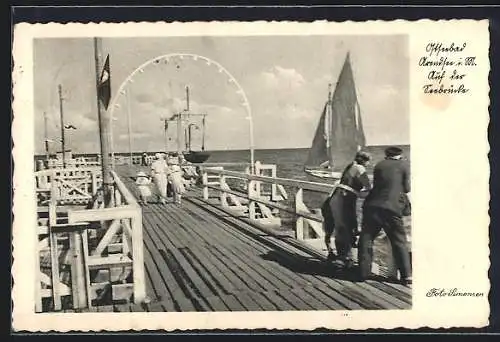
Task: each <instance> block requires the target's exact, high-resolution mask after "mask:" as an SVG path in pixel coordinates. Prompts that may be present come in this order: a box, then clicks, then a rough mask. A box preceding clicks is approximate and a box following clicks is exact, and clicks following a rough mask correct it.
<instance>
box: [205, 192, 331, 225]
mask: <svg viewBox="0 0 500 342" xmlns="http://www.w3.org/2000/svg"><path fill="white" fill-rule="evenodd" d="M207 188H209V189H212V190H216V191H223V192H225V193H228V194H231V195H234V196H237V197H241V198H245V199H247V200H249V201H252V202H257V203H261V204H264V205H266V206H268V207H271V208H276V209H279V210H282V211H286V212H288V213H290V214H295V215H297V216H302V217H305V218H307V219H310V220H313V221H316V222H323V217H322V216H320V215H316V214H313V213H308V212H305V211H303V210H296V209H294V208H292V207H288V206H286V205H283V204H279V203H277V202H272V201H269V200H267V199H264V198H259V197H256V196H248V194H246V193H243V192H238V191H235V190H231V189H224V190H221V188H219V187H217V186H214V185H207Z"/></svg>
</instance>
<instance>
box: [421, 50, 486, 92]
mask: <svg viewBox="0 0 500 342" xmlns="http://www.w3.org/2000/svg"><path fill="white" fill-rule="evenodd" d="M425 52H426V54H425V55H424V56H422V57H421V58H420V59H419V61H418V66H419V67H420V68H423V69H425V70H426V72H427V83H426V84H425V85H423V87H422V91H423V92H424V93H425V94H437V95H440V94H451V95H455V94H456V95H463V94H467V93H468V92H469V91H470V89H469V88H467V86H466V84H467V74H468V73H469V72H470V71H471V69H472V68H474V67H476V66H477V64H476V62H477V61H476V57H475V56H470V55H468V54H467V43H462V44H455V43H451V44H448V45H445V44H443V43H439V42H438V43H429V44H427V45H426V47H425Z"/></svg>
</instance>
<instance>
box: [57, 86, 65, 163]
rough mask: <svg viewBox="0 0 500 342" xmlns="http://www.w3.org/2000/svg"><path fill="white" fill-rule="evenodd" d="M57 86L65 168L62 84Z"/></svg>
mask: <svg viewBox="0 0 500 342" xmlns="http://www.w3.org/2000/svg"><path fill="white" fill-rule="evenodd" d="M58 88H59V113H60V115H61V144H62V160H63V168H66V144H65V141H64V112H63V98H62V86H61V85H60V84H59V86H58Z"/></svg>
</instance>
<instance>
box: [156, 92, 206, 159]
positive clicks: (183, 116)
mask: <svg viewBox="0 0 500 342" xmlns="http://www.w3.org/2000/svg"><path fill="white" fill-rule="evenodd" d="M206 116H207V114H206V113H192V112H191V111H190V109H189V87H186V109H184V110H183V111H182V112H180V113H176V114H174V115H173V116H172V117H171V118H169V119H167V120H165V138H166V139H167V136H168V122H170V121H176V122H177V151H178V152H179V153H182V154H183V155H184V158H186V160H187V161H188V162H190V163H204V162H205V161H207V159H208V158H210V152H207V151H205V118H206ZM195 117H201V131H202V139H201V150H193V149H192V144H191V138H192V133H193V128H194V129H196V130H198V129H200V127H199V125H198V124H197V123H196V122H194V121H193V118H195ZM183 130H184V142H185V149H184V150H182V142H181V139H182V138H183V137H182V131H183Z"/></svg>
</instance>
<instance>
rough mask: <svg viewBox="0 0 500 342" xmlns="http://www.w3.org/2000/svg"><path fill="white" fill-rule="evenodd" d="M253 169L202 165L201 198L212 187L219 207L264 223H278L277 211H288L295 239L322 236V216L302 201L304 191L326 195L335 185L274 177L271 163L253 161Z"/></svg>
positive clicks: (206, 198) (320, 237) (318, 237)
mask: <svg viewBox="0 0 500 342" xmlns="http://www.w3.org/2000/svg"><path fill="white" fill-rule="evenodd" d="M255 169H256V174H249V173H246V172H236V171H228V170H224V169H223V168H222V167H206V168H203V171H202V187H203V198H204V199H205V200H208V199H209V197H210V190H212V191H215V192H216V193H217V194H218V195H219V200H220V202H221V205H222V207H224V208H227V209H230V210H233V211H236V212H239V214H240V215H241V216H245V217H247V218H248V219H250V220H252V221H256V222H259V223H262V224H266V225H272V226H274V225H281V219H280V215H279V212H285V213H288V214H289V216H290V215H291V217H292V220H293V225H294V227H295V237H296V238H297V239H298V240H311V239H314V240H316V239H321V240H322V239H323V238H324V231H323V217H322V215H321V213H320V212H319V210H317V209H309V207H308V206H307V205H306V204H305V202H304V191H307V192H314V193H318V194H320V195H323V197H324V198H326V196H328V194H329V193H330V192H332V191H333V189H334V188H335V186H334V185H328V184H324V183H314V182H307V181H301V180H292V179H286V178H278V177H276V166H275V165H264V164H257V165H256V168H255ZM263 171H264V172H265V171H270V172H271V176H264V175H262V174H263V173H264V172H263ZM235 180H236V181H235ZM230 184H231V185H230ZM287 189H288V191H287ZM290 194H291V196H290Z"/></svg>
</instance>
